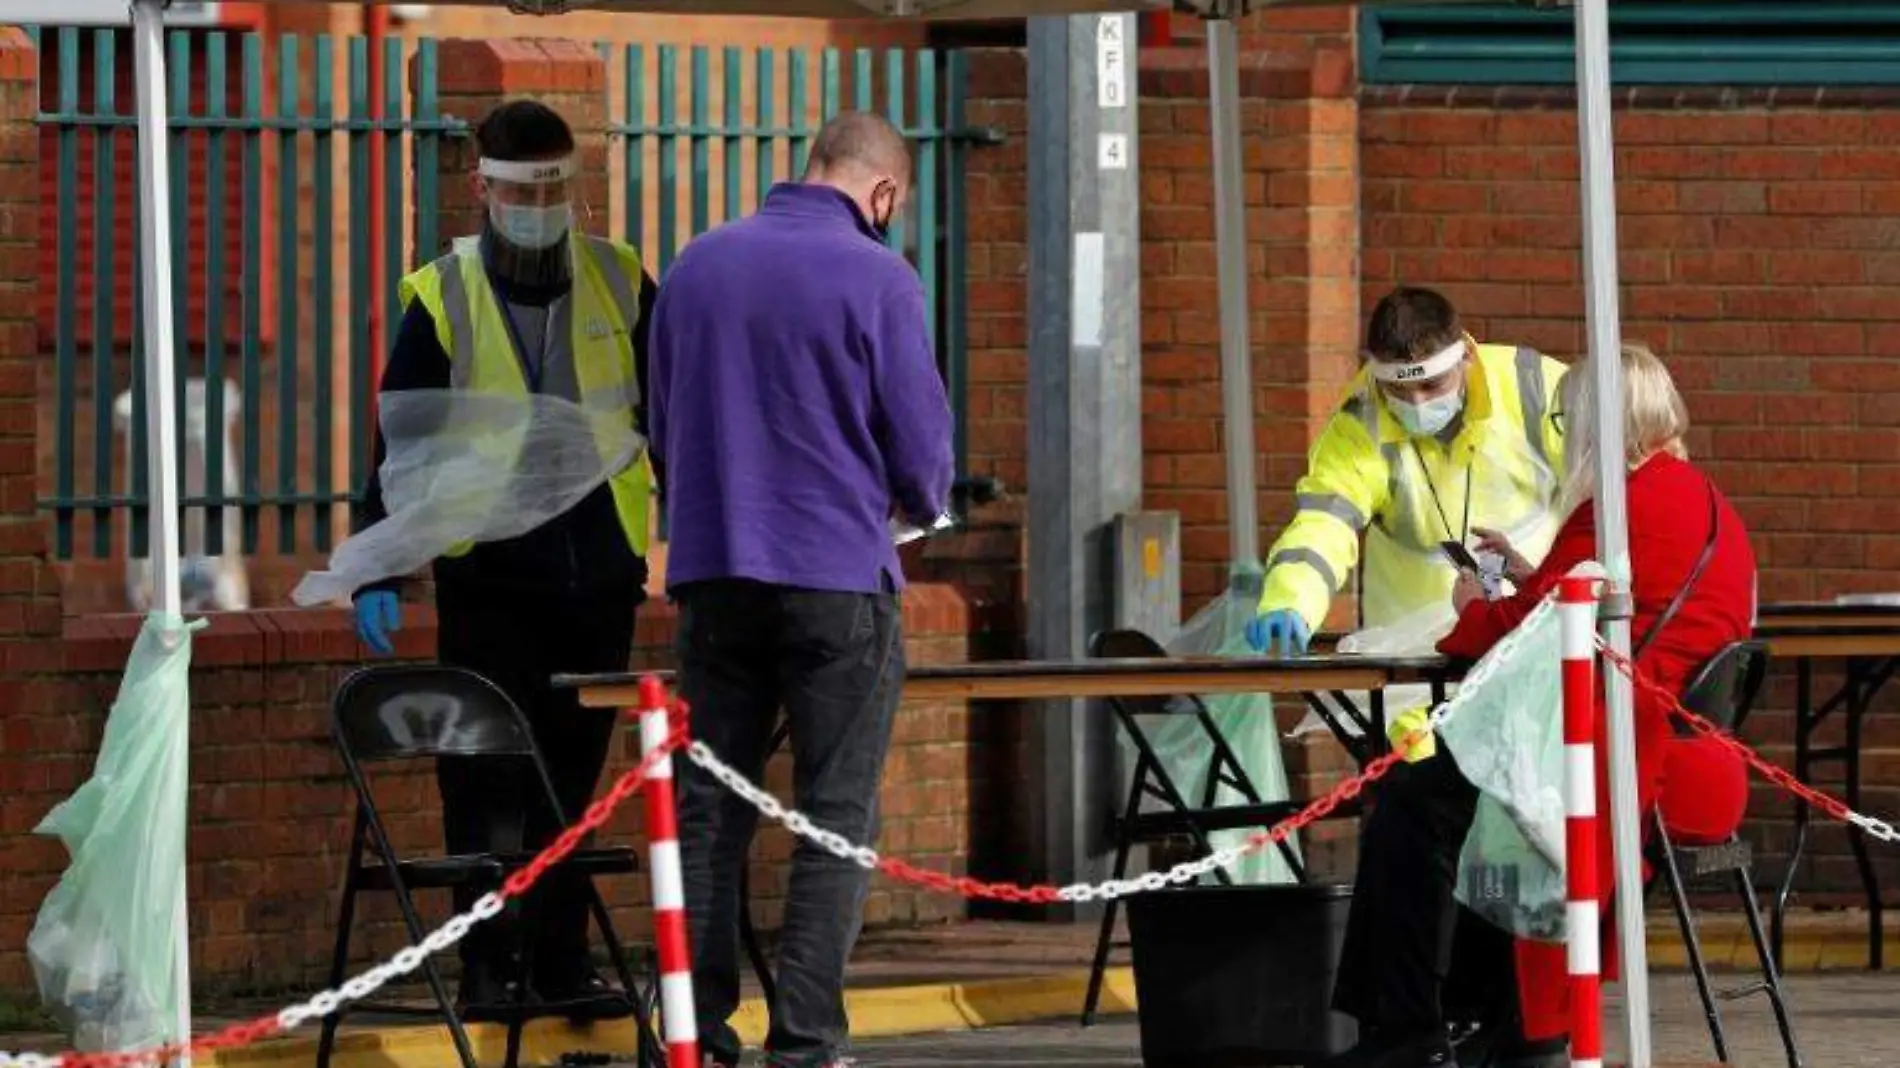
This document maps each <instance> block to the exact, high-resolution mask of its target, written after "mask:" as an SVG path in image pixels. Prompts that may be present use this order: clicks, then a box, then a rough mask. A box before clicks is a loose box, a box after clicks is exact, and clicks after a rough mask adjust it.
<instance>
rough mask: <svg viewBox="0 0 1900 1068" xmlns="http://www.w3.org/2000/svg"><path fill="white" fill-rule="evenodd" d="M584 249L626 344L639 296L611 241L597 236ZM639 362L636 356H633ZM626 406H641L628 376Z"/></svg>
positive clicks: (634, 377) (636, 383) (636, 385)
mask: <svg viewBox="0 0 1900 1068" xmlns="http://www.w3.org/2000/svg"><path fill="white" fill-rule="evenodd" d="M587 250H588V251H589V252H591V253H592V254H593V256H594V262H595V263H596V264H598V265H599V267H600V273H601V277H603V278H605V279H606V280H607V292H608V294H609V295H610V296H612V297H613V301H614V307H615V308H616V309H618V310H619V312H620V328H621V329H622V330H625V331H626V332H627V337H628V341H629V342H631V341H632V337H633V328H634V327H635V326H636V325H638V323H639V321H640V293H639V291H638V290H636V289H635V288H634V287H633V280H632V279H631V278H628V277H627V272H626V270H625V269H624V268H622V266H621V264H620V253H619V252H618V251H616V250H615V249H614V246H613V242H611V241H606V240H603V239H601V238H598V237H589V238H588V239H587ZM634 358H635V359H638V358H639V357H638V356H637V355H636V356H635V357H634ZM627 403H629V404H631V405H632V406H633V407H635V408H638V407H639V406H640V376H639V375H638V374H637V373H636V374H629V375H628V376H627Z"/></svg>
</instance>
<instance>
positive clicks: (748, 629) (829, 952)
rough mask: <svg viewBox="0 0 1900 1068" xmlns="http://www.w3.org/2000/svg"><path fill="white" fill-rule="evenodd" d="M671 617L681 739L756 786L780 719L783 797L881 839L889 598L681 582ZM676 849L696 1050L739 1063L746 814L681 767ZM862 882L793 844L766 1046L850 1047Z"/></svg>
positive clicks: (828, 1054)
mask: <svg viewBox="0 0 1900 1068" xmlns="http://www.w3.org/2000/svg"><path fill="white" fill-rule="evenodd" d="M674 596H675V598H676V599H677V600H678V601H679V604H680V624H679V658H680V691H681V695H682V696H683V697H684V698H685V700H686V701H687V703H688V704H689V706H690V707H691V709H692V733H693V737H694V738H695V739H697V740H698V741H702V742H704V743H706V744H707V745H708V746H710V747H711V748H712V750H713V751H714V752H715V753H717V754H718V755H719V757H720V758H721V759H722V760H725V761H726V762H728V763H730V764H731V765H732V766H733V767H734V768H737V769H738V770H739V771H740V772H741V773H742V774H744V775H746V776H747V777H748V778H750V779H752V780H753V781H755V782H756V781H758V780H759V779H760V778H761V777H762V776H763V774H764V770H765V755H766V754H765V747H766V744H767V743H768V741H769V740H770V736H771V731H772V726H773V723H774V720H775V719H776V717H777V714H778V711H779V709H780V708H781V707H783V708H784V710H785V715H786V719H787V721H788V722H789V724H790V727H791V745H792V762H793V770H792V799H793V804H795V805H796V806H797V807H798V809H799V810H800V811H802V812H804V813H805V814H806V815H807V816H810V817H811V819H812V821H813V822H814V823H816V824H817V825H818V826H819V827H822V828H824V829H826V830H830V831H835V832H837V833H838V834H841V835H843V836H844V837H845V838H847V839H849V840H851V841H852V842H854V843H867V842H871V841H873V840H874V839H875V838H876V837H877V824H878V818H877V817H878V811H877V805H878V785H879V781H880V780H881V779H882V777H883V773H884V757H885V754H886V753H887V752H888V751H889V749H890V742H891V721H892V718H893V717H894V716H895V714H896V711H897V703H898V699H899V697H900V696H901V694H902V690H903V680H904V640H903V634H902V628H901V625H900V624H901V619H900V617H899V611H898V600H897V597H896V595H894V594H889V593H885V594H851V593H823V592H818V591H813V590H800V589H792V588H787V587H781V586H767V585H763V584H760V583H755V582H745V581H736V580H734V581H726V580H721V581H714V582H701V583H692V584H689V585H687V586H684V587H681V588H680V589H678V590H676V591H674ZM676 767H679V769H680V770H679V772H678V775H679V799H680V852H681V860H682V863H683V865H684V867H685V881H686V916H687V924H688V928H689V931H690V933H691V937H692V943H693V997H694V1004H695V1007H696V1008H697V1009H698V1013H699V1021H698V1022H699V1035H700V1041H701V1043H702V1044H703V1045H702V1048H703V1049H704V1050H706V1052H708V1053H709V1054H711V1055H712V1056H713V1057H714V1058H715V1059H717V1060H718V1061H720V1062H721V1063H726V1064H734V1063H737V1062H738V1059H739V1036H738V1035H737V1034H736V1033H735V1032H734V1031H733V1029H732V1026H731V1025H730V1023H728V1020H729V1019H730V1017H731V1016H732V1013H733V1011H734V1010H736V1009H737V1008H738V1006H739V937H738V909H739V872H740V868H741V865H743V864H745V863H746V851H747V847H748V846H749V845H750V844H751V841H752V832H753V830H754V828H755V826H756V822H757V820H756V815H757V814H756V812H755V811H754V810H753V809H752V807H751V806H750V805H747V804H746V803H745V802H744V801H741V800H740V799H739V798H738V797H736V796H735V795H733V794H731V793H730V792H728V791H727V790H726V789H725V788H724V787H722V786H720V785H719V784H718V783H717V782H716V781H714V780H713V779H712V778H711V777H709V776H707V775H706V774H705V773H704V772H702V771H701V770H700V769H699V768H697V767H696V766H694V765H693V764H691V763H690V762H681V763H680V764H679V765H676ZM870 881H871V875H870V873H869V872H867V871H865V870H864V869H863V868H860V867H858V866H857V865H855V864H853V863H851V862H850V861H847V860H842V859H839V858H837V857H834V856H832V855H830V854H829V853H826V852H824V851H823V850H821V849H818V848H816V847H813V846H811V845H809V844H807V843H806V842H804V841H802V840H801V841H800V842H799V843H798V844H797V847H796V848H795V849H794V851H793V853H792V876H791V884H790V886H789V888H788V889H787V891H786V901H785V920H784V925H783V927H782V928H781V930H780V932H779V947H778V972H777V979H778V990H777V997H776V999H775V1001H774V1002H773V1004H772V1005H771V1006H770V1009H771V1029H770V1032H769V1034H768V1035H767V1037H766V1042H765V1044H766V1049H767V1051H768V1052H769V1053H770V1054H771V1055H772V1056H773V1057H774V1058H775V1061H776V1062H777V1063H783V1064H787V1065H805V1064H811V1065H823V1064H827V1063H829V1062H830V1061H832V1060H833V1059H834V1058H836V1057H838V1056H839V1055H841V1054H842V1052H843V1049H844V1046H845V1043H846V1037H847V1021H846V1019H845V1012H844V966H845V961H846V959H847V958H849V957H850V955H851V948H852V945H853V944H854V943H855V942H856V941H857V937H858V930H859V928H860V926H861V925H862V923H863V911H864V898H865V894H866V892H867V890H868V889H869V887H870Z"/></svg>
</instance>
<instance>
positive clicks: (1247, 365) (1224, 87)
mask: <svg viewBox="0 0 1900 1068" xmlns="http://www.w3.org/2000/svg"><path fill="white" fill-rule="evenodd" d="M1238 37H1239V34H1238V33H1237V32H1236V30H1235V27H1234V21H1233V19H1232V18H1231V17H1225V16H1223V17H1218V18H1212V19H1209V20H1208V21H1207V75H1208V101H1207V107H1208V116H1207V118H1208V128H1209V130H1210V132H1211V133H1212V135H1213V140H1214V249H1215V262H1216V265H1217V266H1216V271H1217V272H1218V274H1219V276H1220V391H1221V419H1222V426H1223V427H1224V428H1225V431H1226V441H1225V444H1226V446H1227V544H1228V553H1229V554H1230V556H1231V557H1232V560H1231V562H1232V563H1236V564H1247V563H1254V562H1257V561H1258V560H1259V559H1260V519H1259V516H1258V514H1257V502H1256V493H1255V486H1256V484H1257V469H1256V466H1255V459H1254V439H1253V419H1254V402H1253V350H1252V346H1251V345H1250V344H1249V343H1248V338H1247V328H1248V317H1249V313H1248V308H1247V205H1246V203H1245V201H1244V200H1243V197H1244V195H1245V194H1244V193H1243V192H1242V186H1241V165H1240V163H1241V150H1240V57H1239V42H1238Z"/></svg>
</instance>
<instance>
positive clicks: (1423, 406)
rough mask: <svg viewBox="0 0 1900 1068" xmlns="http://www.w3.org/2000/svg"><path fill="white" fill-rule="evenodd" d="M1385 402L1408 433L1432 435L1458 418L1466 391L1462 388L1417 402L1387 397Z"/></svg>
mask: <svg viewBox="0 0 1900 1068" xmlns="http://www.w3.org/2000/svg"><path fill="white" fill-rule="evenodd" d="M1385 404H1386V407H1387V408H1389V409H1391V411H1392V417H1393V418H1395V419H1397V420H1398V421H1399V425H1400V426H1402V427H1404V428H1405V431H1406V433H1408V434H1412V435H1414V436H1415V437H1431V436H1432V435H1433V434H1436V433H1438V432H1439V431H1441V430H1443V429H1445V428H1446V427H1448V426H1450V425H1451V421H1452V420H1453V419H1456V418H1458V413H1459V412H1462V411H1464V409H1465V395H1464V391H1463V390H1460V391H1458V392H1456V393H1447V394H1445V395H1444V396H1442V397H1433V398H1432V399H1430V400H1424V401H1419V402H1418V403H1416V404H1414V403H1412V402H1410V401H1402V400H1397V399H1395V398H1393V397H1387V398H1386V399H1385Z"/></svg>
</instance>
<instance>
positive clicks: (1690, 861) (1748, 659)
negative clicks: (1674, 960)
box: [1649, 641, 1803, 1068]
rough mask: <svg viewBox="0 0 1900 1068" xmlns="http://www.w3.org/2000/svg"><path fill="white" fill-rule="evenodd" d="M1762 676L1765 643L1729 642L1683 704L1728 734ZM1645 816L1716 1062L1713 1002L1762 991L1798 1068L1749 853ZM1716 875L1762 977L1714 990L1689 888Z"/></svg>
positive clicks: (1724, 1047)
mask: <svg viewBox="0 0 1900 1068" xmlns="http://www.w3.org/2000/svg"><path fill="white" fill-rule="evenodd" d="M1767 673H1768V647H1767V645H1765V644H1764V643H1762V642H1757V641H1741V642H1735V643H1733V644H1731V645H1729V646H1727V647H1725V648H1724V649H1722V650H1721V651H1720V652H1718V653H1716V654H1715V656H1713V657H1711V658H1710V660H1709V662H1708V663H1707V664H1705V665H1703V667H1702V670H1701V671H1700V672H1699V673H1698V674H1697V675H1696V677H1695V680H1694V681H1693V682H1691V683H1690V684H1689V687H1688V689H1687V690H1685V691H1684V693H1683V697H1682V704H1683V707H1684V708H1687V709H1688V710H1689V711H1691V712H1694V713H1695V714H1696V715H1698V716H1701V717H1702V718H1703V719H1706V720H1708V721H1709V722H1711V723H1713V724H1715V725H1716V726H1718V727H1721V728H1722V729H1723V730H1725V731H1728V732H1730V733H1734V732H1735V731H1738V730H1740V729H1741V725H1742V721H1743V720H1745V719H1746V718H1748V713H1749V710H1750V708H1751V706H1752V705H1753V704H1754V701H1755V697H1756V695H1757V694H1758V693H1759V692H1760V690H1761V684H1762V680H1763V679H1764V678H1765V677H1766V675H1767ZM1675 727H1676V733H1677V734H1678V736H1687V735H1689V734H1691V733H1692V732H1691V731H1690V730H1689V728H1688V727H1686V726H1684V725H1683V724H1681V723H1677V724H1675ZM1649 818H1650V834H1651V846H1650V850H1649V851H1650V860H1651V864H1652V866H1653V867H1654V868H1655V869H1656V872H1657V874H1658V876H1660V878H1661V880H1662V882H1663V884H1664V885H1665V886H1667V887H1668V889H1669V898H1670V901H1671V903H1672V904H1673V905H1674V906H1675V911H1676V923H1677V924H1678V925H1679V926H1680V927H1681V928H1682V941H1683V945H1684V946H1685V948H1686V949H1687V951H1688V955H1689V968H1690V970H1691V971H1693V972H1694V973H1695V982H1696V992H1697V993H1698V994H1699V995H1700V996H1701V998H1702V1011H1703V1014H1704V1015H1705V1016H1706V1017H1707V1018H1708V1021H1709V1037H1710V1039H1711V1040H1712V1041H1713V1042H1714V1044H1715V1056H1716V1059H1717V1060H1719V1061H1721V1062H1722V1063H1724V1064H1729V1063H1732V1062H1731V1061H1730V1059H1729V1051H1728V1034H1727V1032H1726V1030H1725V1029H1724V1028H1723V1025H1722V1013H1721V1009H1720V1008H1719V1004H1720V1003H1721V1002H1724V1001H1734V1000H1737V999H1739V998H1745V997H1750V996H1753V995H1755V994H1764V995H1766V996H1767V998H1768V1002H1769V1004H1770V1005H1771V1006H1772V1007H1773V1008H1774V1012H1775V1026H1776V1027H1777V1028H1779V1029H1780V1031H1781V1045H1782V1048H1783V1049H1785V1050H1786V1051H1787V1054H1788V1065H1789V1068H1803V1062H1802V1059H1801V1050H1800V1047H1799V1046H1798V1045H1797V1044H1796V1042H1795V1036H1794V1025H1793V1023H1792V1022H1791V1021H1790V1019H1789V1014H1788V1003H1787V999H1786V997H1785V996H1784V995H1783V992H1782V986H1781V973H1780V971H1779V970H1778V969H1777V968H1776V967H1775V958H1774V954H1773V953H1772V952H1770V950H1769V948H1768V941H1767V939H1766V938H1765V937H1764V935H1763V933H1762V922H1761V908H1760V905H1759V904H1758V903H1757V901H1756V898H1755V884H1754V881H1753V879H1752V877H1751V875H1750V872H1751V869H1752V868H1753V866H1754V855H1753V851H1752V850H1750V848H1749V845H1748V842H1747V841H1745V840H1744V839H1743V838H1742V837H1741V835H1739V834H1735V835H1731V836H1730V837H1729V839H1728V840H1727V841H1726V842H1718V843H1713V844H1693V845H1685V844H1679V843H1676V842H1673V841H1671V840H1670V837H1669V831H1668V828H1667V827H1665V826H1664V823H1663V818H1662V813H1660V812H1652V813H1651V814H1650V817H1649ZM1717 878H1726V879H1727V880H1728V881H1729V882H1730V884H1731V885H1732V886H1733V887H1734V889H1735V891H1736V893H1737V896H1738V897H1739V898H1740V903H1741V906H1742V916H1743V918H1744V920H1746V922H1747V923H1748V934H1749V937H1750V938H1751V939H1753V940H1754V943H1755V956H1756V958H1757V959H1758V960H1759V961H1760V962H1761V978H1760V979H1758V980H1756V981H1754V982H1751V983H1747V984H1745V985H1743V986H1740V987H1736V988H1734V989H1732V990H1717V989H1715V987H1714V985H1713V983H1712V982H1711V980H1710V978H1709V969H1708V965H1707V963H1706V961H1705V960H1704V959H1703V955H1702V942H1701V939H1700V938H1699V937H1698V936H1697V933H1696V918H1695V913H1694V909H1693V907H1692V906H1691V905H1690V904H1689V895H1688V892H1687V886H1688V884H1690V883H1693V882H1697V881H1700V880H1704V879H1717Z"/></svg>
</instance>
